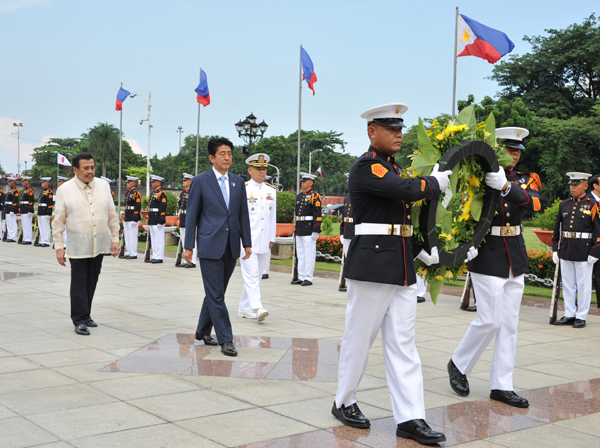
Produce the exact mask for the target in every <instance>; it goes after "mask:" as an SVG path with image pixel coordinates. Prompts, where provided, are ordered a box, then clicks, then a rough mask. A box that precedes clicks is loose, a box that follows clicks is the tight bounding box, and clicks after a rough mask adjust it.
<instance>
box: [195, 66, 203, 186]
mask: <svg viewBox="0 0 600 448" xmlns="http://www.w3.org/2000/svg"><path fill="white" fill-rule="evenodd" d="M198 78H199V80H198V83H200V82H201V81H202V67H200V73H199V74H198ZM200 106H201V104H200V102H198V127H197V128H196V174H195V175H196V176H197V175H198V148H199V146H200Z"/></svg>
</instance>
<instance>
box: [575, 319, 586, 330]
mask: <svg viewBox="0 0 600 448" xmlns="http://www.w3.org/2000/svg"><path fill="white" fill-rule="evenodd" d="M573 328H585V320H583V319H575V322H574V323H573Z"/></svg>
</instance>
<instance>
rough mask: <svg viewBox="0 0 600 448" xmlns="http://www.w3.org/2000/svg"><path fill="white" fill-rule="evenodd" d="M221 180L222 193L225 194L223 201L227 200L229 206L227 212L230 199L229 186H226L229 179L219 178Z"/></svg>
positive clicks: (226, 203)
mask: <svg viewBox="0 0 600 448" xmlns="http://www.w3.org/2000/svg"><path fill="white" fill-rule="evenodd" d="M219 179H220V180H221V193H223V199H225V205H226V206H227V210H229V198H228V197H227V186H226V185H225V182H226V181H227V178H226V177H225V176H221V177H219Z"/></svg>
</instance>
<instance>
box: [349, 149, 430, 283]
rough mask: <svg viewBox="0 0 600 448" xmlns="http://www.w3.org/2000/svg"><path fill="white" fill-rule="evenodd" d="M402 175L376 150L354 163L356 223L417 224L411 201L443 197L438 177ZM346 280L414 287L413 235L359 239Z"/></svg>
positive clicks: (351, 182) (354, 240) (351, 253)
mask: <svg viewBox="0 0 600 448" xmlns="http://www.w3.org/2000/svg"><path fill="white" fill-rule="evenodd" d="M401 171H402V168H400V167H399V166H398V165H397V164H396V163H395V161H394V159H393V158H392V157H388V156H386V155H384V154H383V153H381V152H379V151H378V150H377V149H375V148H373V147H370V148H369V152H367V153H365V154H363V155H362V156H360V157H359V158H358V159H357V160H356V162H354V164H353V165H352V168H351V169H350V178H349V181H348V188H349V190H350V200H351V201H352V217H353V219H354V224H355V225H358V224H361V223H381V224H406V225H412V221H411V217H410V214H411V208H410V203H411V202H413V201H419V200H421V199H427V200H432V199H437V198H438V197H439V195H440V191H439V190H440V189H439V184H438V182H437V179H436V178H435V177H431V176H429V177H417V178H414V179H410V178H409V179H404V178H402V177H400V173H401ZM344 277H345V278H348V279H352V280H361V281H365V282H374V283H385V284H391V285H400V286H408V285H412V284H414V283H415V282H416V281H417V279H416V276H415V264H414V256H413V253H412V237H405V238H403V237H401V236H395V235H356V236H355V237H354V238H352V242H351V243H350V247H349V249H348V258H347V259H346V263H345V264H344Z"/></svg>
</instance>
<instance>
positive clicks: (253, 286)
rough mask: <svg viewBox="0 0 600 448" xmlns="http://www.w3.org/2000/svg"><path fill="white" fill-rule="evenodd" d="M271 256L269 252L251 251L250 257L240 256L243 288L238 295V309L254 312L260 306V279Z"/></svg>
mask: <svg viewBox="0 0 600 448" xmlns="http://www.w3.org/2000/svg"><path fill="white" fill-rule="evenodd" d="M270 257H271V252H267V253H264V254H255V253H254V252H252V255H250V258H248V259H247V260H242V258H241V257H240V267H241V268H242V277H243V278H244V288H243V289H242V297H240V306H239V309H240V310H246V311H252V312H255V311H256V310H258V309H259V308H262V302H261V300H260V281H261V279H262V273H263V270H264V268H265V264H266V262H267V260H268V259H269V258H270Z"/></svg>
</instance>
